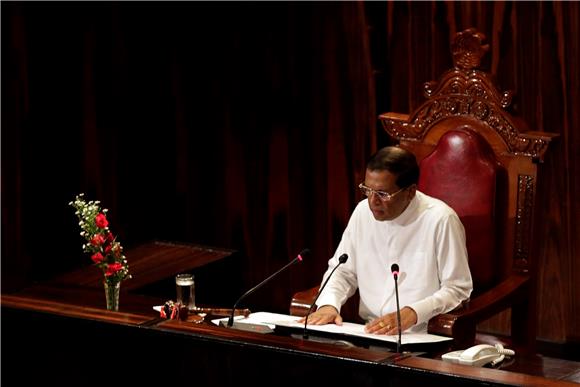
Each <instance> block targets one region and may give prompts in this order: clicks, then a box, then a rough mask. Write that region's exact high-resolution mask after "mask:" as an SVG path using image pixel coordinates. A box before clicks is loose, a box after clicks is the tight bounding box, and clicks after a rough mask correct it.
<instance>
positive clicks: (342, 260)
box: [302, 254, 348, 340]
mask: <svg viewBox="0 0 580 387" xmlns="http://www.w3.org/2000/svg"><path fill="white" fill-rule="evenodd" d="M347 259H348V255H347V254H342V255H341V256H340V257H339V258H338V265H336V266H335V267H334V269H332V271H331V272H330V274H329V275H328V277H326V281H324V284H322V287H321V288H320V290H319V291H318V294H317V295H316V297H315V298H314V301H312V304H310V308H308V313H306V318H305V319H304V332H303V333H302V338H303V339H304V340H306V339H308V330H307V329H306V325H307V324H308V316H310V313H312V309H313V308H314V305H316V300H318V297H319V296H320V294H321V293H322V291H323V290H324V287H325V286H326V284H327V283H328V280H329V279H330V277H332V274H334V271H335V270H336V269H338V267H339V266H340V265H342V264H343V263H345V262H346V260H347Z"/></svg>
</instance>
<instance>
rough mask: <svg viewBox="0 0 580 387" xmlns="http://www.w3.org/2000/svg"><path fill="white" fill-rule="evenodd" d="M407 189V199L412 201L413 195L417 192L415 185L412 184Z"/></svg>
mask: <svg viewBox="0 0 580 387" xmlns="http://www.w3.org/2000/svg"><path fill="white" fill-rule="evenodd" d="M407 189H408V191H409V194H408V195H409V198H410V199H413V198H414V197H415V193H416V192H417V184H412V185H410V186H409V188H407Z"/></svg>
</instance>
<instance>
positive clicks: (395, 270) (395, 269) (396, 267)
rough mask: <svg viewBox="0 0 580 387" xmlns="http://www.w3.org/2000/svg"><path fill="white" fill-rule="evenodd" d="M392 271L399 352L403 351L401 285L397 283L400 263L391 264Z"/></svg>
mask: <svg viewBox="0 0 580 387" xmlns="http://www.w3.org/2000/svg"><path fill="white" fill-rule="evenodd" d="M391 273H393V278H394V279H395V297H396V298H397V330H398V331H399V338H398V339H397V353H401V309H400V307H399V287H398V285H397V282H398V279H399V265H397V264H396V263H393V264H392V265H391Z"/></svg>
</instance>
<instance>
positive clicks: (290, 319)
mask: <svg viewBox="0 0 580 387" xmlns="http://www.w3.org/2000/svg"><path fill="white" fill-rule="evenodd" d="M222 320H225V321H227V320H228V319H227V318H222V319H215V320H212V322H213V323H214V324H216V325H219V323H220V321H222ZM235 320H236V322H238V323H249V324H264V325H268V326H269V327H270V328H272V329H274V327H275V326H276V325H279V326H283V327H289V328H300V329H304V324H303V323H298V322H297V321H298V320H300V317H297V316H290V315H286V314H277V313H269V312H257V313H251V314H250V315H249V316H248V317H246V318H244V316H236V318H235ZM308 330H309V331H320V332H327V333H335V334H339V335H347V336H357V337H363V338H366V339H371V340H380V341H387V342H391V343H396V342H397V339H398V335H392V336H387V335H377V334H371V333H366V332H365V330H364V325H361V324H353V323H348V322H345V323H343V324H342V325H335V324H327V325H308ZM449 340H452V338H450V337H444V336H437V335H431V334H428V333H407V332H403V334H402V335H401V344H419V343H438V342H441V341H449Z"/></svg>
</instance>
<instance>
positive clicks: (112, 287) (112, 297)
mask: <svg viewBox="0 0 580 387" xmlns="http://www.w3.org/2000/svg"><path fill="white" fill-rule="evenodd" d="M104 285H105V298H106V299H107V310H113V311H115V312H116V311H118V310H119V290H121V282H112V283H109V282H107V281H104Z"/></svg>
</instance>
